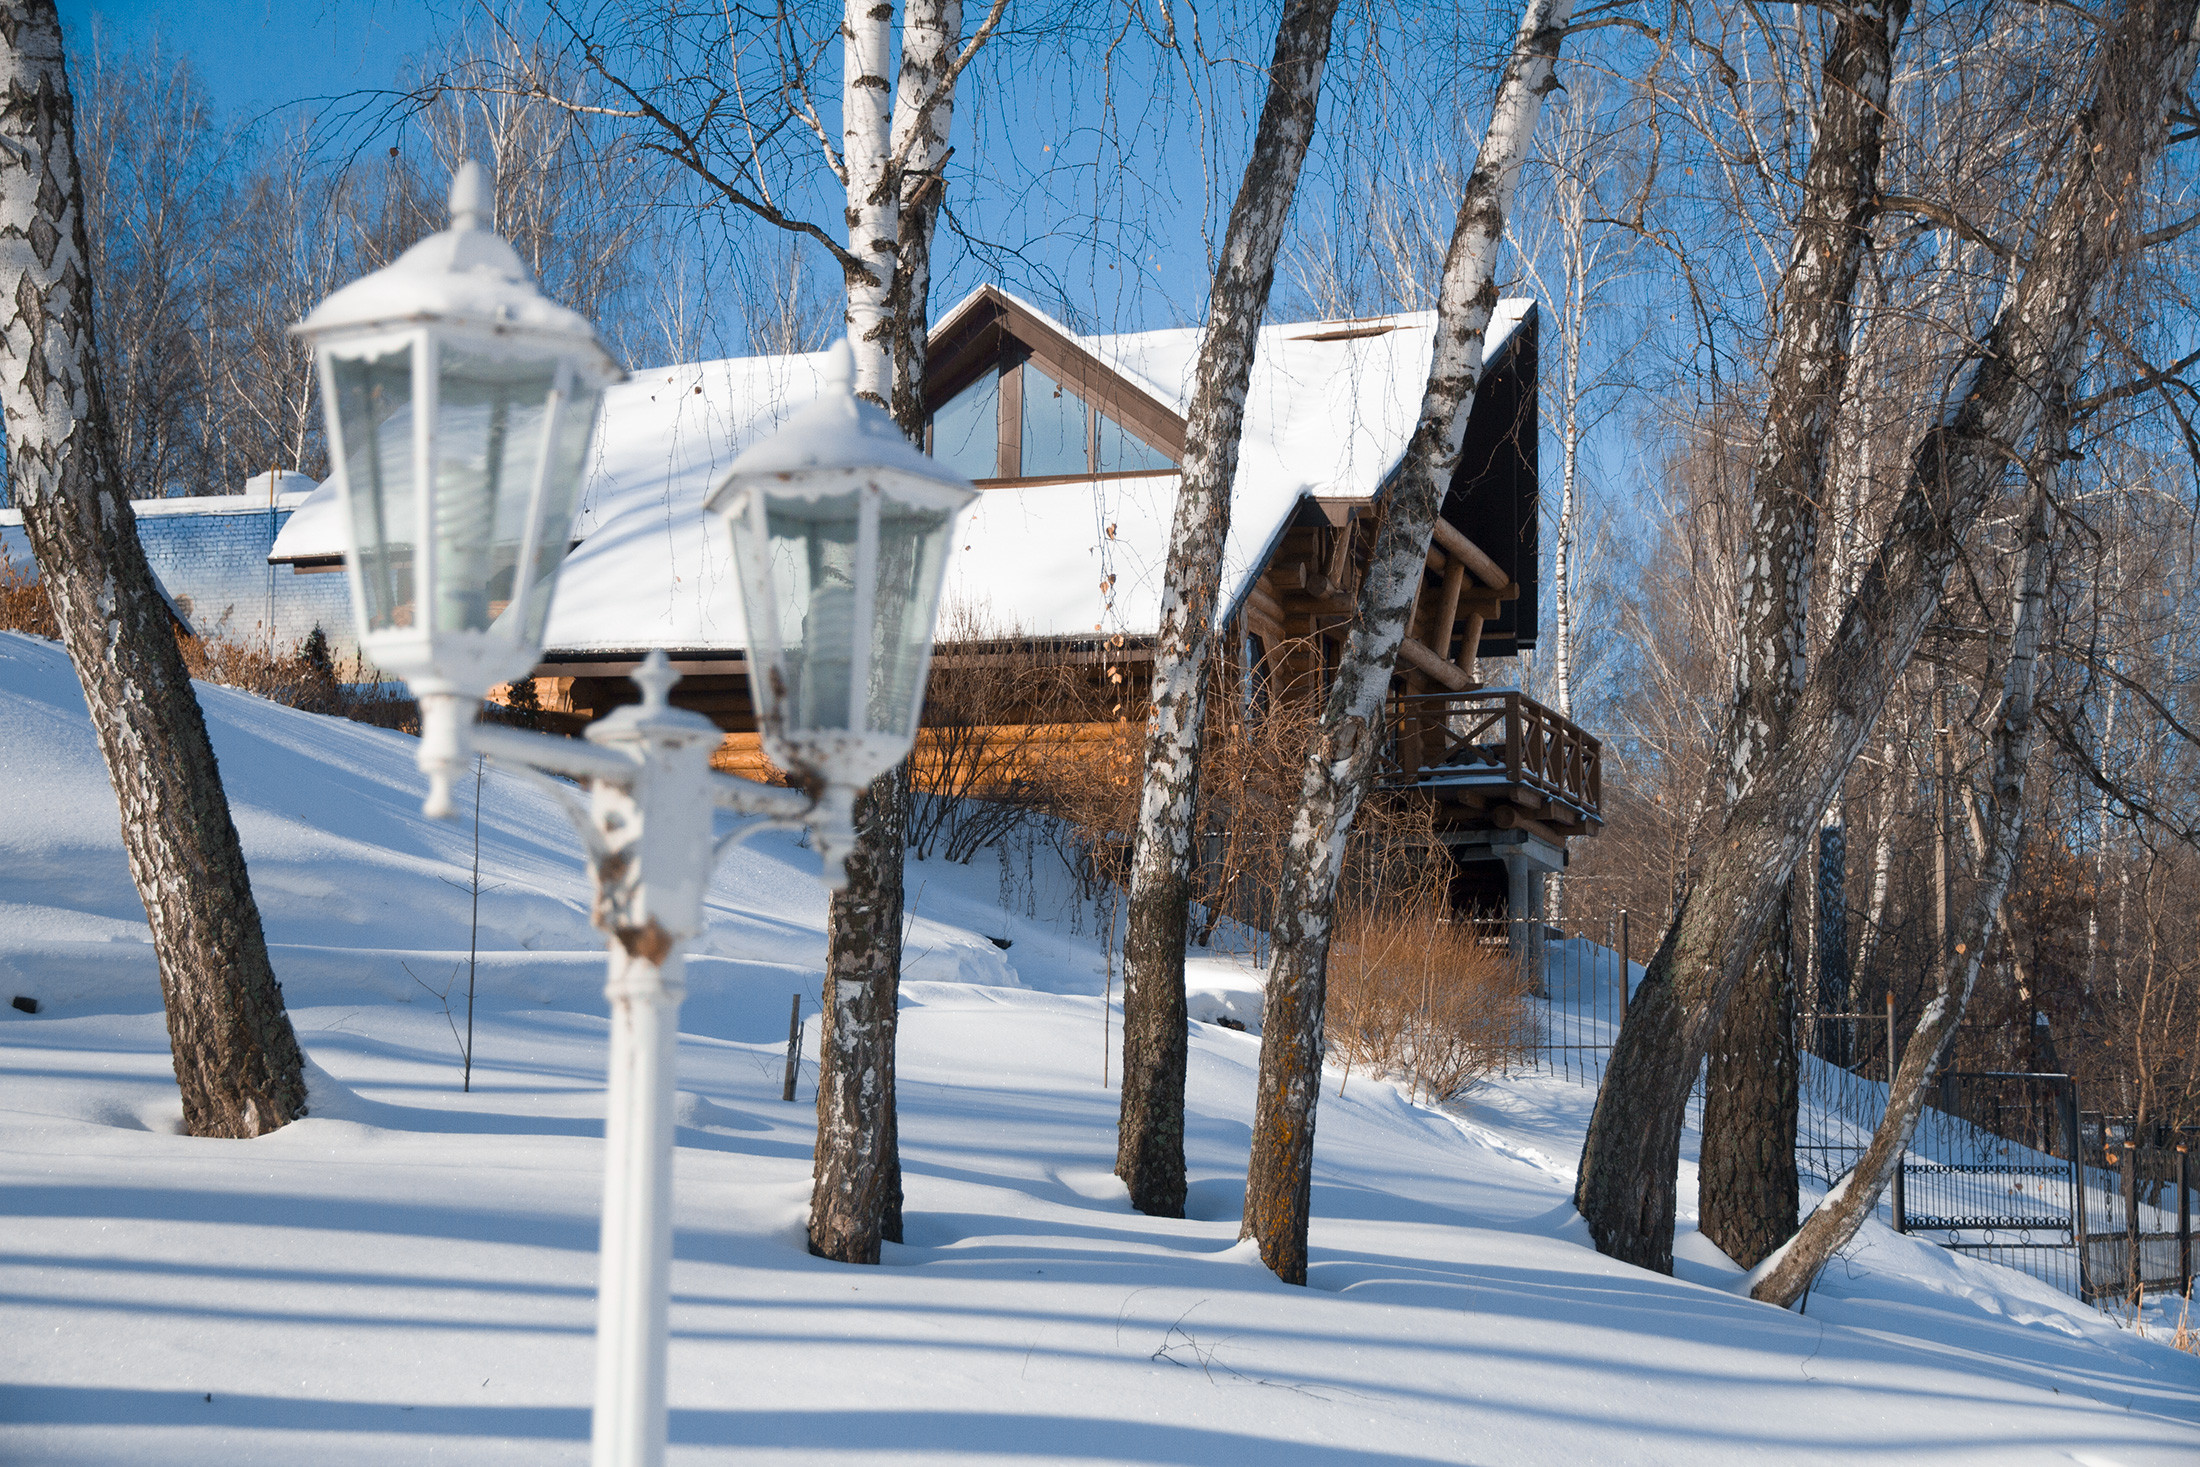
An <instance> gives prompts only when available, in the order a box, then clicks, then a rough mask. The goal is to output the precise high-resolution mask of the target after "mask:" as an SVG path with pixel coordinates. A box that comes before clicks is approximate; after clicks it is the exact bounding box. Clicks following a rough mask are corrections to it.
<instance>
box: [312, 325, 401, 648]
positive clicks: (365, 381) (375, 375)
mask: <svg viewBox="0 0 2200 1467" xmlns="http://www.w3.org/2000/svg"><path fill="white" fill-rule="evenodd" d="M329 368H330V375H331V376H333V377H334V378H335V380H336V416H337V424H338V429H339V431H340V432H341V433H342V434H343V438H344V482H345V485H346V487H347V490H348V492H349V494H350V498H351V530H352V545H353V547H354V550H353V553H354V557H355V563H356V564H357V565H358V567H359V589H360V593H361V595H362V597H363V598H364V601H365V605H363V606H362V607H361V608H360V611H361V614H362V615H363V617H364V618H365V620H366V624H367V630H369V631H386V630H389V629H390V628H393V627H409V626H411V625H412V624H413V527H414V525H415V524H416V523H417V521H416V519H415V516H414V499H413V401H412V381H413V379H412V347H411V346H410V345H406V346H401V347H399V348H398V349H397V350H395V351H392V352H385V353H383V354H381V355H378V356H354V357H344V356H336V357H332V358H331V360H330V362H329Z"/></svg>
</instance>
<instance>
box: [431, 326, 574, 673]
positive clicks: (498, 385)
mask: <svg viewBox="0 0 2200 1467" xmlns="http://www.w3.org/2000/svg"><path fill="white" fill-rule="evenodd" d="M440 365H441V373H440V380H439V383H438V391H439V393H440V395H441V403H440V405H439V408H438V416H437V421H436V438H437V449H436V475H435V477H436V483H435V554H436V563H435V629H436V630H437V631H439V632H459V631H486V630H487V629H488V626H489V623H490V622H492V621H494V620H495V619H496V617H497V614H498V613H499V612H501V611H503V610H504V608H505V607H506V606H508V605H509V604H511V600H512V587H513V583H514V580H515V578H516V577H517V576H518V574H519V547H520V541H521V539H522V538H523V537H524V535H525V533H526V528H527V509H528V500H529V498H530V497H531V496H532V495H533V493H534V490H535V469H536V466H537V465H538V464H539V463H540V462H541V459H542V432H543V425H544V419H545V417H546V416H547V414H548V411H549V404H550V387H551V384H552V383H553V382H554V381H555V380H556V375H557V368H556V367H555V365H554V364H550V363H545V362H542V361H540V360H535V361H511V360H500V359H498V358H496V357H487V356H479V355H476V354H475V353H473V352H465V351H456V350H453V349H451V348H448V347H446V348H444V350H443V353H442V361H441V364H440Z"/></svg>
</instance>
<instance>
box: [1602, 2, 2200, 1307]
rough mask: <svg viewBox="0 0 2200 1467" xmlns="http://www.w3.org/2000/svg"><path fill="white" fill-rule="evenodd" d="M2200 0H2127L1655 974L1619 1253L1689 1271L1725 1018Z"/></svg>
mask: <svg viewBox="0 0 2200 1467" xmlns="http://www.w3.org/2000/svg"><path fill="white" fill-rule="evenodd" d="M2193 22H2194V7H2193V5H2192V3H2191V0H2126V3H2125V4H2124V5H2123V7H2122V8H2120V9H2119V10H2118V11H2116V12H2114V13H2112V14H2111V15H2110V16H2109V17H2107V18H2106V19H2105V21H2104V24H2103V29H2102V39H2101V41H2100V43H2099V46H2098V48H2097V51H2096V54H2095V56H2094V57H2093V60H2092V66H2093V75H2094V78H2095V81H2094V90H2093V92H2092V96H2091V99H2090V100H2089V102H2088V103H2087V105H2086V106H2084V107H2083V108H2082V109H2081V110H2080V111H2078V112H2077V113H2076V115H2074V116H2072V117H2070V118H2068V119H2067V120H2066V121H2065V122H2064V123H2063V124H2062V126H2061V127H2060V128H2059V130H2058V132H2057V134H2056V141H2055V145H2054V148H2053V150H2052V153H2051V155H2050V159H2049V173H2048V175H2047V176H2048V177H2050V178H2052V179H2054V180H2055V190H2054V193H2053V195H2052V197H2051V199H2050V201H2049V202H2048V203H2047V205H2046V207H2045V208H2044V209H2043V210H2042V211H2041V213H2040V214H2039V216H2038V218H2037V220H2036V222H2035V227H2034V228H2033V230H2032V231H2031V238H2030V239H2029V240H2028V241H2027V243H2028V245H2029V248H2028V249H2027V250H2026V251H2025V252H2024V253H2023V255H2022V256H2021V259H2022V264H2021V267H2018V270H2017V275H2016V279H2015V280H2014V282H2013V283H2012V284H2011V285H2010V286H2009V288H2008V290H2007V293H2006V295H2005V297H2004V300H2003V303H2002V304H2001V306H2000V308H1999V309H1998V310H1997V311H1996V312H1995V313H1994V315H1993V318H1992V320H1991V322H1990V323H1989V324H1987V325H1986V326H1984V327H1983V328H1981V329H1980V330H1978V331H1977V332H1976V333H1975V335H1974V337H1973V338H1972V342H1973V344H1971V345H1968V346H1967V347H1966V349H1965V350H1964V352H1963V355H1962V360H1961V361H1960V363H1959V364H1958V368H1957V370H1956V372H1955V373H1954V374H1953V376H1952V377H1951V379H1950V385H1949V389H1948V391H1947V394H1946V405H1945V408H1944V409H1943V411H1942V413H1941V415H1940V417H1939V419H1938V421H1936V422H1935V423H1934V425H1933V426H1932V427H1931V428H1930V429H1928V430H1927V431H1926V432H1925V433H1924V435H1923V436H1922V437H1921V439H1920V440H1919V441H1918V443H1917V444H1916V446H1915V448H1914V449H1913V451H1912V453H1911V454H1910V466H1909V472H1908V476H1907V483H1906V485H1905V488H1904V490H1903V494H1902V499H1901V502H1900V503H1899V505H1898V506H1897V508H1896V510H1895V512H1894V514H1893V516H1892V518H1891V520H1890V522H1889V524H1888V526H1887V528H1886V531H1885V533H1884V534H1883V535H1882V537H1881V539H1880V540H1879V542H1878V544H1877V545H1876V547H1875V548H1874V551H1873V554H1872V557H1871V559H1870V561H1869V562H1868V563H1867V565H1866V566H1865V569H1864V572H1863V575H1862V576H1861V578H1860V579H1859V582H1858V588H1857V591H1856V594H1855V595H1854V596H1853V597H1852V598H1851V599H1850V601H1849V603H1848V605H1847V607H1846V608H1845V609H1844V612H1843V614H1842V618H1841V623H1840V629H1839V631H1838V632H1837V634H1836V636H1835V638H1834V640H1833V642H1832V644H1831V645H1830V646H1829V647H1828V649H1827V652H1826V655H1825V656H1824V657H1823V658H1822V659H1821V660H1820V662H1819V663H1818V664H1817V665H1816V666H1815V667H1813V668H1812V669H1811V670H1810V672H1809V675H1808V677H1807V679H1806V680H1805V682H1804V685H1803V687H1802V690H1801V693H1800V696H1799V697H1798V698H1797V700H1796V701H1795V704H1794V706H1793V710H1792V712H1791V714H1790V716H1789V718H1788V720H1787V726H1786V731H1785V733H1784V734H1782V735H1779V736H1776V737H1773V738H1769V739H1767V741H1766V743H1765V747H1764V750H1763V752H1762V754H1761V755H1760V756H1758V758H1757V762H1756V772H1755V774H1754V776H1753V778H1752V781H1751V783H1750V786H1749V787H1748V789H1747V790H1746V791H1743V792H1741V794H1740V795H1739V797H1738V798H1737V799H1736V800H1735V801H1734V803H1733V804H1732V805H1731V806H1730V807H1729V808H1728V810H1727V812H1726V815H1725V818H1724V820H1723V821H1722V823H1721V825H1720V828H1719V830H1718V833H1717V835H1716V836H1715V837H1714V838H1713V839H1712V841H1711V842H1710V844H1709V847H1708V849H1707V851H1706V854H1705V859H1704V864H1703V870H1702V872H1701V874H1700V875H1699V877H1698V880H1697V882H1696V884H1695V886H1694V887H1693V888H1692V890H1691V891H1690V892H1689V894H1688V896H1687V897H1686V898H1685V899H1684V901H1683V903H1682V906H1681V909H1680V911H1679V913H1678V914H1677V916H1676V918H1675V921H1674V922H1673V924H1672V925H1671V926H1670V927H1669V928H1668V930H1667V932H1666V935H1665V938H1664V940H1663V942H1662V943H1661V944H1660V946H1659V948H1658V951H1657V953H1656V955H1655V956H1654V957H1653V958H1652V959H1651V963H1650V967H1649V971H1648V973H1647V974H1646V975H1645V977H1644V979H1643V982H1642V983H1641V985H1640V986H1639V987H1638V988H1637V990H1636V993H1635V996H1634V1000H1633V1002H1632V1003H1631V1005H1630V1007H1629V1009H1628V1012H1627V1017H1626V1020H1625V1022H1624V1023H1623V1024H1622V1026H1621V1030H1620V1035H1619V1039H1618V1042H1617V1043H1616V1045H1615V1046H1614V1049H1613V1053H1612V1058H1611V1062H1610V1064H1609V1065H1608V1067H1607V1069H1606V1072H1605V1079H1604V1084H1603V1086H1602V1088H1601V1089H1600V1091H1599V1093H1598V1096H1597V1106H1596V1112H1595V1114H1594V1116H1593V1117H1592V1119H1591V1122H1590V1127H1589V1133H1588V1136H1587V1138H1586V1141H1585V1143H1584V1146H1583V1150H1582V1162H1581V1169H1580V1180H1579V1183H1578V1185H1577V1188H1576V1192H1575V1203H1576V1205H1577V1206H1578V1207H1579V1209H1580V1210H1581V1213H1582V1215H1583V1217H1584V1218H1585V1219H1586V1220H1587V1221H1588V1223H1589V1227H1590V1232H1591V1235H1592V1236H1593V1237H1594V1238H1595V1240H1596V1243H1597V1246H1598V1247H1599V1248H1600V1249H1601V1250H1602V1251H1604V1252H1606V1253H1608V1254H1611V1255H1613V1256H1615V1257H1618V1258H1621V1259H1624V1260H1626V1261H1629V1262H1633V1263H1637V1264H1640V1265H1642V1266H1644V1267H1649V1268H1654V1269H1656V1270H1658V1271H1660V1272H1670V1271H1671V1269H1672V1244H1673V1189H1674V1177H1675V1170H1676V1167H1677V1164H1678V1160H1679V1145H1680V1129H1681V1119H1682V1115H1683V1112H1684V1109H1685V1106H1686V1102H1687V1096H1688V1091H1689V1088H1690V1085H1691V1082H1692V1080H1693V1078H1694V1075H1695V1073H1696V1069H1697V1066H1698V1065H1699V1064H1700V1063H1701V1062H1702V1059H1703V1055H1704V1052H1705V1049H1706V1046H1707V1044H1708V1042H1709V1039H1710V1036H1711V1034H1712V1032H1713V1031H1714V1030H1715V1029H1716V1028H1717V1026H1718V1024H1719V1021H1720V1019H1721V1018H1722V1017H1723V1015H1724V1011H1725V1008H1726V1005H1727V1001H1728V999H1729V998H1730V997H1731V995H1732V993H1733V991H1734V989H1735V987H1736V985H1737V984H1738V983H1739V982H1740V980H1741V977H1742V974H1743V972H1744V970H1745V969H1746V966H1747V964H1748V962H1749V960H1750V958H1751V956H1752V955H1753V954H1754V952H1755V950H1756V946H1757V943H1758V941H1759V940H1760V938H1761V937H1762V935H1763V933H1764V930H1765V927H1766V924H1767V922H1768V921H1769V920H1770V919H1771V917H1772V914H1773V911H1774V908H1775V906H1776V905H1777V902H1778V899H1779V893H1780V889H1781V887H1782V885H1783V884H1784V883H1785V881H1786V880H1787V877H1788V873H1789V872H1791V871H1792V870H1793V869H1794V866H1795V863H1796V861H1797V860H1798V859H1800V858H1801V856H1802V855H1803V852H1804V850H1805V847H1806V846H1807V844H1808V842H1809V840H1810V839H1811V837H1812V836H1813V835H1814V834H1815V832H1816V830H1817V826H1818V821H1819V817H1820V814H1821V812H1822V811H1823V810H1824V809H1825V806H1826V804H1827V802H1828V801H1829V800H1830V799H1831V797H1832V795H1833V793H1834V791H1836V790H1837V789H1839V788H1840V786H1841V783H1842V781H1843V780H1845V779H1846V778H1847V775H1848V772H1849V769H1850V766H1851V765H1852V764H1853V762H1854V761H1855V758H1856V756H1857V754H1858V752H1859V751H1860V750H1861V748H1862V746H1863V744H1864V742H1865V740H1866V739H1867V738H1869V737H1870V734H1871V731H1872V727H1873V724H1874V722H1875V721H1876V720H1877V718H1878V715H1879V713H1880V710H1881V709H1882V708H1883V707H1884V706H1885V704H1886V701H1887V698H1888V696H1889V694H1890V692H1891V690H1892V689H1893V687H1894V684H1895V682H1896V680H1897V679H1898V678H1899V677H1900V676H1901V674H1902V672H1903V670H1904V668H1905V667H1906V666H1907V665H1908V663H1909V659H1910V656H1911V654H1912V652H1913V651H1914V650H1915V648H1916V646H1917V644H1918V641H1919V639H1920V638H1921V637H1922V636H1923V634H1924V632H1925V629H1926V625H1927V623H1928V622H1929V621H1930V619H1931V618H1932V616H1933V614H1934V612H1935V610H1936V609H1937V607H1938V605H1939V601H1940V595H1941V588H1942V585H1943V583H1944V581H1945V579H1946V577H1947V574H1948V571H1949V570H1950V568H1951V567H1952V566H1953V565H1954V564H1955V562H1956V560H1957V559H1958V557H1959V556H1960V555H1961V554H1962V553H1963V551H1964V548H1965V546H1966V544H1967V543H1968V541H1969V538H1970V535H1971V533H1972V531H1973V529H1974V528H1975V526H1976V525H1977V523H1978V521H1979V518H1980V516H1981V515H1982V514H1983V513H1984V511H1985V509H1986V507H1987V506H1988V505H1989V504H1990V503H1991V502H1992V500H1993V498H1994V494H1995V492H1996V490H1997V489H1998V487H1999V485H2000V482H2001V480H2002V478H2003V475H2004V473H2005V471H2006V468H2007V465H2008V463H2009V461H2010V458H2011V456H2012V455H2022V454H2023V453H2025V452H2027V451H2029V446H2030V445H2031V443H2032V442H2033V440H2034V438H2035V435H2036V434H2037V431H2038V429H2039V426H2040V423H2041V418H2042V413H2043V410H2044V408H2043V404H2044V400H2045V399H2044V392H2043V389H2044V387H2045V386H2046V385H2047V384H2052V383H2055V382H2058V381H2061V380H2065V379H2066V378H2067V377H2068V376H2069V375H2070V374H2072V373H2074V372H2075V370H2076V369H2077V367H2078V366H2079V365H2080V364H2082V362H2083V360H2084V356H2085V351H2086V344H2087V341H2088V339H2089V337H2090V335H2091V332H2092V327H2093V321H2094V319H2095V314H2096V310H2097V302H2098V300H2099V298H2100V296H2101V292H2102V290H2103V288H2104V282H2105V281H2107V280H2108V279H2110V278H2111V277H2112V275H2113V273H2114V270H2115V267H2116V265H2117V263H2118V261H2119V259H2120V258H2121V257H2122V256H2123V254H2124V253H2125V252H2126V250H2127V249H2128V248H2129V247H2130V244H2131V241H2132V239H2133V238H2134V234H2133V226H2132V222H2131V221H2132V219H2133V216H2134V214H2135V213H2136V211H2137V209H2138V206H2139V203H2140V196H2139V191H2140V189H2141V188H2142V187H2143V184H2142V179H2143V178H2144V177H2145V175H2146V174H2147V172H2148V170H2149V168H2150V167H2151V165H2152V163H2153V161H2154V159H2155V158H2156V156H2157V155H2158V154H2159V152H2160V149H2161V148H2162V146H2163V142H2164V139H2165V138H2166V137H2167V132H2168V120H2169V115H2170V111H2171V104H2172V103H2173V102H2174V101H2175V100H2176V99H2178V98H2180V97H2181V96H2182V95H2183V93H2184V90H2185V88H2186V87H2187V86H2188V85H2189V83H2190V80H2191V76H2192V70H2193V56H2194V44H2193Z"/></svg>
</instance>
